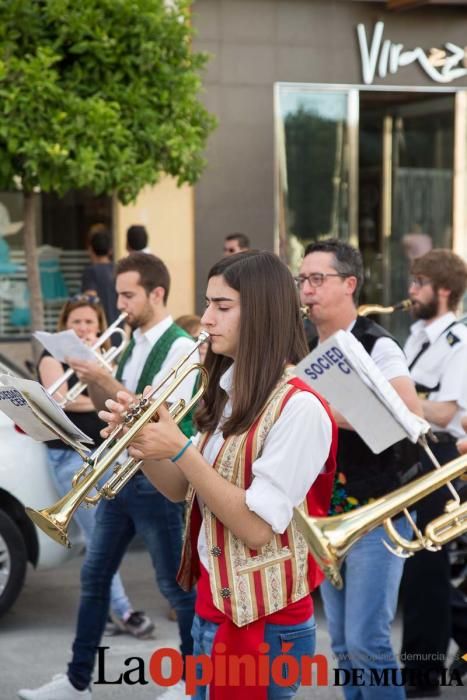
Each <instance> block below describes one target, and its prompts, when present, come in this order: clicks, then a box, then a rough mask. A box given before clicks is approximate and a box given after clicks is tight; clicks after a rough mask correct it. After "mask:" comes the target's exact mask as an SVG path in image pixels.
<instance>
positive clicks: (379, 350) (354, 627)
mask: <svg viewBox="0 0 467 700" xmlns="http://www.w3.org/2000/svg"><path fill="white" fill-rule="evenodd" d="M296 280H297V285H298V288H299V290H300V300H301V304H302V306H305V307H307V308H308V313H309V318H310V320H311V321H312V322H313V323H314V325H315V327H316V329H317V332H318V338H317V339H316V341H315V345H317V344H318V343H319V342H322V341H324V340H326V339H327V338H329V337H330V336H332V335H333V334H334V333H336V332H337V331H338V330H345V331H349V332H351V333H352V334H353V335H354V336H355V337H356V338H357V340H359V341H360V342H361V343H362V345H363V347H364V348H365V350H366V351H367V352H368V354H369V355H370V356H371V358H372V360H373V361H374V362H375V364H376V365H377V366H378V367H379V369H380V370H381V371H382V373H383V374H384V376H385V377H386V379H387V380H388V381H389V382H390V383H391V384H392V386H393V387H394V389H395V390H396V391H397V393H398V394H399V396H400V397H401V398H402V400H403V401H404V402H405V403H406V404H407V406H408V408H409V409H410V410H411V411H413V412H414V413H417V414H420V412H421V409H420V404H419V401H418V399H417V396H416V393H415V388H414V385H413V382H412V380H411V379H410V376H409V371H408V368H407V363H406V360H405V357H404V354H403V352H402V350H401V348H400V347H399V345H398V344H397V342H396V341H395V340H394V339H393V338H392V337H391V336H390V334H389V333H388V332H387V331H386V330H385V329H383V328H382V327H381V326H379V325H378V324H377V323H375V322H374V321H372V320H370V319H369V318H366V317H363V316H358V314H357V303H358V296H359V292H360V289H361V287H362V284H363V263H362V258H361V255H360V253H359V251H358V250H357V249H355V248H353V247H352V246H350V245H348V244H347V243H344V242H342V241H338V240H336V239H328V240H323V241H319V242H318V243H315V244H310V245H309V246H308V247H307V248H306V250H305V257H304V259H303V262H302V265H301V267H300V273H299V275H298V277H297V278H296ZM333 415H334V418H335V420H336V421H337V424H338V426H339V439H338V452H337V479H336V482H335V487H334V493H333V497H332V501H331V511H330V514H332V515H334V514H337V513H342V512H344V511H348V510H351V509H353V508H358V507H359V506H362V505H364V504H366V503H368V502H369V501H370V500H371V499H374V498H378V497H380V496H383V495H385V494H386V493H388V492H390V491H392V490H393V489H395V488H397V487H399V486H401V484H402V483H405V482H406V481H408V480H409V479H410V478H411V477H413V476H415V475H416V473H415V472H414V471H413V469H412V465H413V462H412V461H410V460H409V462H408V463H406V462H405V461H404V460H403V459H402V458H401V457H400V454H401V453H402V449H403V448H405V447H407V445H406V443H407V441H402V443H398V444H396V445H395V446H393V447H390V448H388V449H387V450H384V451H383V452H382V453H380V454H378V455H375V454H373V453H372V452H371V450H370V449H369V448H368V447H367V446H366V444H365V443H364V442H363V440H362V439H361V438H360V437H359V436H358V435H357V433H356V432H355V431H354V430H353V428H352V426H351V425H349V423H348V422H347V421H346V420H345V419H344V417H343V416H342V415H340V414H339V413H338V412H337V411H333ZM368 419H369V420H371V416H369V417H368ZM415 461H416V460H415ZM411 472H413V473H411ZM394 525H395V527H396V529H397V531H398V532H399V534H401V535H403V536H404V537H405V538H409V539H410V534H411V529H410V525H409V522H408V521H407V520H406V518H405V517H404V516H401V517H399V518H396V520H395V521H394ZM381 540H385V541H386V542H389V540H388V538H387V536H386V534H385V532H384V529H383V527H382V526H380V527H378V528H376V529H374V530H373V531H372V532H370V533H369V534H367V535H365V536H364V537H362V538H361V539H360V540H359V541H358V542H357V543H356V544H354V545H353V546H352V548H351V549H350V551H349V552H348V554H347V557H346V559H345V561H344V563H343V565H342V569H341V574H342V578H343V581H344V585H343V588H342V590H338V589H337V588H334V586H332V585H331V584H330V583H329V582H328V581H325V582H324V583H323V584H322V585H321V595H322V598H323V602H324V609H325V613H326V618H327V621H328V627H329V632H330V635H331V646H332V650H333V652H334V654H335V656H336V658H337V660H338V663H339V667H340V668H341V669H343V670H345V671H347V672H348V673H349V678H351V677H352V675H351V671H352V669H363V670H364V673H365V678H364V681H365V682H364V684H363V685H360V684H359V685H358V686H354V685H346V686H345V687H344V688H343V691H344V695H345V697H346V699H347V700H373V698H374V697H375V696H374V692H375V691H374V688H373V687H371V684H370V683H371V681H370V669H372V670H375V669H376V670H377V671H378V672H379V673H384V671H385V670H389V669H390V670H391V672H392V671H394V672H395V675H396V676H397V675H398V673H399V671H398V664H397V660H396V657H395V654H394V651H393V649H392V645H391V624H392V621H393V618H394V614H395V611H396V604H397V596H398V591H399V584H400V580H401V577H402V571H403V566H404V560H403V559H401V558H399V557H396V556H394V555H393V554H392V553H391V552H389V551H388V550H387V549H386V547H384V545H383V543H382V541H381ZM388 678H389V679H390V682H391V678H392V674H391V673H390V674H389V676H388ZM397 681H398V682H397ZM397 681H396V683H395V684H393V685H392V684H390V685H388V686H385V687H379V688H378V690H377V696H378V698H379V699H380V700H404V698H405V690H404V688H403V687H401V685H400V678H399V679H397Z"/></svg>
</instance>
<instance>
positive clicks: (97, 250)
mask: <svg viewBox="0 0 467 700" xmlns="http://www.w3.org/2000/svg"><path fill="white" fill-rule="evenodd" d="M89 255H90V257H91V264H90V265H87V267H85V268H84V271H83V276H82V278H81V291H82V292H83V294H95V295H96V296H98V297H99V299H100V300H101V304H102V306H103V307H104V311H105V316H106V319H107V323H108V325H109V326H110V325H111V324H112V323H113V322H114V321H115V319H116V318H118V309H117V293H116V291H115V279H114V264H113V262H112V236H111V234H110V231H108V230H107V229H106V230H100V231H96V233H94V234H93V236H92V237H91V240H90V243H89Z"/></svg>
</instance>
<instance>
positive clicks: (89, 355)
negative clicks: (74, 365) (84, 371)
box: [34, 330, 96, 363]
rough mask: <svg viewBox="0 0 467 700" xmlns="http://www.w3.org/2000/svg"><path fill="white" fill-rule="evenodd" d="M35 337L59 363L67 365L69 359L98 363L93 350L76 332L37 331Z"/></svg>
mask: <svg viewBox="0 0 467 700" xmlns="http://www.w3.org/2000/svg"><path fill="white" fill-rule="evenodd" d="M34 337H35V338H37V340H38V341H39V342H40V343H41V344H42V345H43V346H44V348H45V349H46V350H48V351H49V352H50V354H51V355H52V356H53V357H55V359H56V360H58V361H59V362H63V363H66V358H67V357H68V358H69V357H73V358H75V359H76V360H90V361H91V362H95V361H96V356H95V355H94V353H93V351H92V350H91V348H90V347H89V346H88V345H86V344H85V343H83V341H82V340H81V339H80V338H78V336H77V335H76V333H75V332H74V330H68V331H60V332H59V333H47V332H46V331H36V332H35V333H34Z"/></svg>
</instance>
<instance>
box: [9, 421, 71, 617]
mask: <svg viewBox="0 0 467 700" xmlns="http://www.w3.org/2000/svg"><path fill="white" fill-rule="evenodd" d="M0 444H1V446H2V450H1V456H0V616H1V615H3V614H4V613H5V612H6V611H7V610H8V609H9V608H10V607H11V606H12V605H13V603H14V602H15V600H16V598H17V597H18V595H19V593H20V592H21V589H22V587H23V584H24V579H25V575H26V569H27V563H28V562H30V563H31V564H32V565H33V566H34V567H37V568H51V567H57V566H60V565H61V564H63V562H65V561H67V560H68V559H69V558H70V557H72V556H76V555H77V554H79V552H80V550H81V547H79V546H73V547H72V549H67V548H66V547H62V546H61V545H59V544H57V543H56V542H54V541H53V540H51V539H50V537H48V536H47V535H45V534H44V533H43V532H42V530H40V529H39V528H37V527H36V526H35V525H34V524H33V522H32V521H31V520H30V519H29V517H28V516H27V515H26V512H25V510H24V509H25V507H26V506H31V507H32V508H37V509H41V508H46V507H48V506H50V505H52V503H55V501H56V500H57V499H58V498H59V496H58V494H57V492H56V490H55V488H54V485H53V483H52V480H51V478H50V475H49V470H48V467H47V451H46V447H45V446H44V445H43V444H42V443H39V442H36V441H35V440H32V438H30V437H28V436H27V435H24V434H22V433H20V432H18V431H17V430H16V429H15V426H14V424H13V422H12V421H11V420H10V419H9V418H8V417H7V416H6V415H5V414H4V413H2V412H0ZM70 488H71V484H70ZM68 534H69V537H70V540H71V542H72V544H73V545H79V544H82V538H81V534H80V532H79V528H78V527H77V526H76V524H75V523H73V522H72V523H71V525H70V528H69V533H68Z"/></svg>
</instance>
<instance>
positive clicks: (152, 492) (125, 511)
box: [68, 473, 195, 688]
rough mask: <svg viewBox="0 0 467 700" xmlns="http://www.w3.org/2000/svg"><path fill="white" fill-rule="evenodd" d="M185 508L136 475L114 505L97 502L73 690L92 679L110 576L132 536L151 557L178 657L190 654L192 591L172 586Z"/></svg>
mask: <svg viewBox="0 0 467 700" xmlns="http://www.w3.org/2000/svg"><path fill="white" fill-rule="evenodd" d="M183 509H184V504H183V503H171V502H170V501H168V500H167V499H166V498H165V497H164V496H163V495H162V494H161V493H159V492H158V491H157V490H156V489H155V488H154V487H153V486H152V485H151V483H150V482H149V481H148V479H146V477H145V476H144V474H142V473H138V474H136V475H135V476H134V477H133V478H132V479H131V481H130V482H129V483H128V484H127V485H126V486H125V487H124V488H123V489H122V491H121V492H120V493H119V494H118V495H117V496H116V498H114V499H113V500H112V501H106V500H104V501H101V503H100V504H99V506H98V509H97V514H96V525H95V528H94V532H93V536H92V539H91V542H90V546H89V549H88V551H87V554H86V559H85V561H84V564H83V567H82V569H81V600H80V607H79V612H78V621H77V629H76V636H75V640H74V643H73V657H72V660H71V662H70V664H69V666H68V677H69V679H70V681H71V682H72V683H73V685H75V686H76V687H77V688H85V687H87V686H88V685H89V684H90V682H91V678H92V672H93V668H94V661H95V656H96V650H97V647H98V645H99V643H100V640H101V637H102V633H103V631H104V627H105V621H106V618H107V612H108V608H109V591H110V581H111V579H112V576H113V575H114V573H115V572H116V571H117V569H118V567H119V566H120V562H121V560H122V557H123V555H124V554H125V551H126V549H127V547H128V545H129V543H130V542H131V540H132V539H133V537H134V535H135V534H139V535H141V536H142V538H143V540H144V542H145V544H146V547H147V549H148V551H149V554H150V556H151V560H152V564H153V567H154V570H155V573H156V580H157V584H158V586H159V589H160V591H161V593H162V594H163V595H164V596H165V597H166V598H167V600H168V601H169V603H170V605H171V607H172V608H173V609H174V610H175V611H176V613H177V623H178V627H179V632H180V638H181V646H180V650H181V653H182V655H184V656H185V655H187V654H191V653H192V649H193V642H192V638H191V625H192V622H193V614H194V601H195V593H194V591H192V592H190V593H185V592H184V591H183V590H182V589H181V588H180V586H179V585H178V583H177V581H176V574H177V570H178V566H179V564H180V557H181V548H182V534H183Z"/></svg>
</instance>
